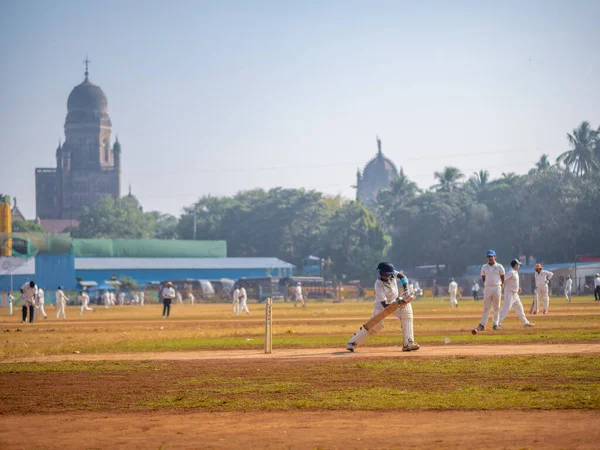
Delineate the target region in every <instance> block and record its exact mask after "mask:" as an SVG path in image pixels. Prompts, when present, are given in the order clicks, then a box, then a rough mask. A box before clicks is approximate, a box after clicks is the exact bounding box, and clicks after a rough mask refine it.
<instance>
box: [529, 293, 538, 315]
mask: <svg viewBox="0 0 600 450" xmlns="http://www.w3.org/2000/svg"><path fill="white" fill-rule="evenodd" d="M536 300H537V299H536V296H535V295H534V296H533V301H532V302H531V308H529V314H533V312H534V311H535V310H536V309H537V304H536Z"/></svg>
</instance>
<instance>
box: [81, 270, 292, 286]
mask: <svg viewBox="0 0 600 450" xmlns="http://www.w3.org/2000/svg"><path fill="white" fill-rule="evenodd" d="M268 275H272V276H277V275H281V276H285V275H293V270H290V271H288V272H286V273H283V272H282V273H278V271H276V270H269V269H267V268H264V267H261V268H256V269H170V270H159V269H152V270H139V269H138V270H136V269H132V270H77V271H76V277H81V278H82V279H83V280H84V281H95V282H96V283H101V282H104V281H107V280H110V279H111V277H112V276H115V277H116V278H117V280H118V279H119V278H121V277H131V278H133V279H134V280H135V281H136V282H137V283H138V284H146V283H150V282H152V281H165V280H182V279H186V278H191V279H195V280H218V279H221V278H230V279H232V280H237V279H239V278H242V277H265V276H268Z"/></svg>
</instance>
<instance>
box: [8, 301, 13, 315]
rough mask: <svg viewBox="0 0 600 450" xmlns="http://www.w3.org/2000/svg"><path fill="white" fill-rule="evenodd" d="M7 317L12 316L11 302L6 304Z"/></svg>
mask: <svg viewBox="0 0 600 450" xmlns="http://www.w3.org/2000/svg"><path fill="white" fill-rule="evenodd" d="M8 315H9V316H12V315H13V308H12V302H8Z"/></svg>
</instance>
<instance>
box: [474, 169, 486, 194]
mask: <svg viewBox="0 0 600 450" xmlns="http://www.w3.org/2000/svg"><path fill="white" fill-rule="evenodd" d="M489 181H490V173H489V172H488V171H487V170H480V171H479V172H475V173H474V174H473V176H472V177H471V178H470V179H469V185H470V187H471V189H472V190H473V191H474V192H481V191H483V190H484V189H485V187H486V186H487V185H488V182H489Z"/></svg>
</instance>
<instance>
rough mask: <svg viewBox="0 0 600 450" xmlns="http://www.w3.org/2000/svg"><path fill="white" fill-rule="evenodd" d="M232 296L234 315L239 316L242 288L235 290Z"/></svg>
mask: <svg viewBox="0 0 600 450" xmlns="http://www.w3.org/2000/svg"><path fill="white" fill-rule="evenodd" d="M231 295H232V306H233V313H234V314H239V313H240V288H239V286H238V287H236V288H235V289H234V290H233V293H232V294H231Z"/></svg>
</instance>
